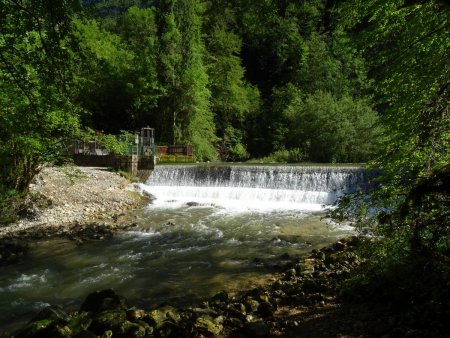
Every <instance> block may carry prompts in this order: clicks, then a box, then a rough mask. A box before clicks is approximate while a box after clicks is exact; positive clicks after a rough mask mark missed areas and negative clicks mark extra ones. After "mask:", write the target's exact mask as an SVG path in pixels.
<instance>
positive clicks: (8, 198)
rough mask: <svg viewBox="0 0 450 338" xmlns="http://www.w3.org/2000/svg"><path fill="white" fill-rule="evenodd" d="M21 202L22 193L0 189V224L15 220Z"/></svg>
mask: <svg viewBox="0 0 450 338" xmlns="http://www.w3.org/2000/svg"><path fill="white" fill-rule="evenodd" d="M22 204H23V195H22V194H20V193H18V192H17V191H15V190H8V191H5V190H2V191H0V226H2V225H8V224H9V223H12V222H15V221H17V220H18V213H19V211H20V209H21V207H22Z"/></svg>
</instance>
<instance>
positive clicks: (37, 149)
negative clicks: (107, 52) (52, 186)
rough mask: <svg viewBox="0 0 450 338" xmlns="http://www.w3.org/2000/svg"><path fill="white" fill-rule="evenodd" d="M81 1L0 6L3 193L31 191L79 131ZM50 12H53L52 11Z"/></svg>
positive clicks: (0, 189)
mask: <svg viewBox="0 0 450 338" xmlns="http://www.w3.org/2000/svg"><path fill="white" fill-rule="evenodd" d="M77 4H78V2H77V1H66V2H58V3H57V4H54V3H53V2H51V1H38V2H36V3H31V2H29V1H25V2H16V1H6V2H5V1H3V2H2V5H1V7H0V17H1V18H2V20H1V21H0V162H1V164H0V166H1V171H0V192H4V191H5V192H7V191H14V190H15V191H18V192H19V193H22V192H25V191H27V190H28V185H29V183H30V182H31V180H32V179H33V177H34V176H35V175H36V174H37V172H38V171H39V168H40V166H41V165H42V164H43V163H45V162H51V161H53V160H55V159H56V158H58V156H59V150H60V148H61V147H60V143H61V141H63V140H64V139H65V138H67V137H70V135H72V134H74V133H75V132H76V131H77V129H78V116H77V109H76V108H75V107H74V106H73V105H72V104H71V100H70V98H71V95H72V92H71V90H70V82H71V79H72V77H71V70H72V69H73V68H72V64H71V60H72V58H71V54H70V53H69V51H68V49H69V47H70V46H71V44H72V43H73V39H72V36H71V20H70V18H71V15H72V13H73V12H74V11H75V10H76V9H77ZM50 8H51V10H49V9H50Z"/></svg>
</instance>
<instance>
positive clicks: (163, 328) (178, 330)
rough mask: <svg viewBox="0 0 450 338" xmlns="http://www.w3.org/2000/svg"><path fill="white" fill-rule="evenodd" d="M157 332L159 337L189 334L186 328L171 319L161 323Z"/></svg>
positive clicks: (171, 337) (185, 335) (177, 337)
mask: <svg viewBox="0 0 450 338" xmlns="http://www.w3.org/2000/svg"><path fill="white" fill-rule="evenodd" d="M155 333H156V336H157V337H159V338H182V337H187V336H188V335H187V333H186V330H185V329H183V328H182V327H181V326H179V325H178V324H177V323H174V322H172V321H169V320H167V321H165V322H162V323H160V325H159V326H158V328H157V329H156V330H155Z"/></svg>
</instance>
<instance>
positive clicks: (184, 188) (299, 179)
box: [144, 165, 366, 210]
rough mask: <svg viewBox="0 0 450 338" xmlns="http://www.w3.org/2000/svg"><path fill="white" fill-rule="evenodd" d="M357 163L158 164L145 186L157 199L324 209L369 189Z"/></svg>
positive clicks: (264, 206) (159, 200) (263, 206)
mask: <svg viewBox="0 0 450 338" xmlns="http://www.w3.org/2000/svg"><path fill="white" fill-rule="evenodd" d="M365 181H366V179H365V172H364V170H363V169H361V168H357V167H312V166H311V167H304V166H195V165H191V166H176V165H165V166H158V167H157V168H156V169H155V170H154V172H153V173H152V174H151V176H150V178H149V180H148V181H147V182H146V185H145V186H144V189H145V190H146V191H148V192H149V193H150V194H152V195H154V196H155V198H156V200H155V203H156V204H158V203H166V202H191V201H192V202H200V203H214V204H218V205H226V206H230V205H235V206H241V207H243V206H246V207H250V208H251V207H257V208H272V209H279V208H282V209H284V208H288V209H289V208H290V209H308V210H311V209H320V208H321V206H322V205H330V204H333V203H334V202H335V201H336V199H337V198H338V197H339V196H342V195H343V194H347V193H352V192H355V191H356V190H358V189H364V187H365V185H366V184H365Z"/></svg>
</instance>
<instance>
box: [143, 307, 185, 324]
mask: <svg viewBox="0 0 450 338" xmlns="http://www.w3.org/2000/svg"><path fill="white" fill-rule="evenodd" d="M143 319H144V320H145V321H146V322H147V323H149V324H150V325H152V326H155V327H159V326H160V325H161V324H162V323H163V322H165V321H167V320H170V321H172V322H174V323H178V322H179V321H180V319H181V316H180V314H179V313H178V311H177V309H175V308H174V307H172V306H164V307H161V308H157V309H155V310H152V311H150V312H149V313H148V314H147V316H145V317H144V318H143Z"/></svg>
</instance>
